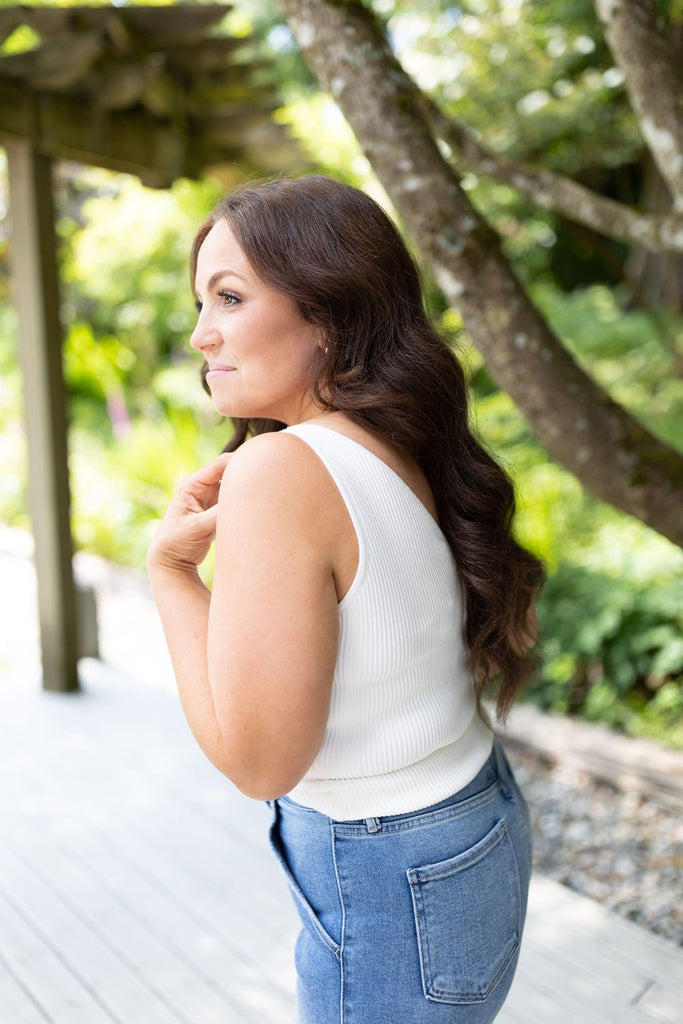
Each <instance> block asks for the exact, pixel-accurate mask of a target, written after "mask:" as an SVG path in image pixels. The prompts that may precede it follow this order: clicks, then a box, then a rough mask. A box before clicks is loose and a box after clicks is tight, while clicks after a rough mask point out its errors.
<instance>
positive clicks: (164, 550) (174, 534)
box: [147, 454, 230, 571]
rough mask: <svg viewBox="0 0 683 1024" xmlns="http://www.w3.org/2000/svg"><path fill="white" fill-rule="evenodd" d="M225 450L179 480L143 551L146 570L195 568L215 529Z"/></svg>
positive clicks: (201, 558) (225, 455)
mask: <svg viewBox="0 0 683 1024" xmlns="http://www.w3.org/2000/svg"><path fill="white" fill-rule="evenodd" d="M229 459H230V455H229V454H223V455H219V457H218V458H217V459H214V460H213V462H209V463H208V465H206V466H203V467H202V469H200V470H198V471H197V472H196V473H192V474H191V475H190V476H187V477H185V478H184V479H183V480H181V481H180V483H179V484H178V487H177V488H176V492H175V494H174V495H173V498H172V499H171V504H170V505H169V506H168V510H167V511H166V515H165V516H164V518H163V519H162V520H161V522H160V523H159V526H158V527H157V531H156V533H155V534H154V537H153V538H152V543H151V544H150V546H149V551H148V552H147V568H148V570H150V571H151V570H152V569H157V568H163V569H172V570H176V571H177V570H185V571H186V570H187V569H189V568H192V569H196V567H197V566H198V565H200V564H201V562H203V561H204V559H205V558H206V556H207V554H208V551H209V548H210V547H211V544H212V542H213V539H214V535H215V533H216V513H217V508H218V505H217V502H218V491H219V488H220V483H221V479H222V477H223V473H224V472H225V467H226V466H227V464H228V461H229Z"/></svg>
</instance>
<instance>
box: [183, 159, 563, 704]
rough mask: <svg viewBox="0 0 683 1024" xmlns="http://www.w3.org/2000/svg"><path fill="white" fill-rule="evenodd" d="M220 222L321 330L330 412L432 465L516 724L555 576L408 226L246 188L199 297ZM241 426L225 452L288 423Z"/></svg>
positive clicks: (491, 683)
mask: <svg viewBox="0 0 683 1024" xmlns="http://www.w3.org/2000/svg"><path fill="white" fill-rule="evenodd" d="M219 220H225V221H227V223H228V225H229V227H230V229H231V230H232V232H233V234H234V235H235V237H236V238H237V241H238V243H239V245H240V247H241V248H242V250H243V252H244V254H245V256H246V258H247V260H248V261H249V263H250V265H251V267H252V269H253V270H254V271H255V272H256V274H257V275H258V276H259V277H260V278H261V280H262V281H264V282H265V283H266V284H268V285H270V286H271V287H272V288H275V289H277V290H278V291H280V292H283V293H284V294H286V295H288V296H289V297H290V298H291V299H293V300H294V302H295V303H296V305H297V307H298V309H299V312H300V313H301V315H302V317H303V318H304V319H305V320H306V321H308V322H309V323H311V324H314V325H315V326H316V327H318V328H319V329H320V331H321V332H322V336H323V337H324V339H325V348H324V350H323V349H321V350H320V351H319V352H317V354H316V356H315V357H314V360H313V363H312V365H311V368H310V387H311V393H312V395H313V397H314V400H315V401H316V403H317V404H318V405H319V406H320V408H321V409H324V410H338V411H340V412H343V413H344V414H345V415H346V416H348V418H349V419H350V420H353V421H354V422H355V423H358V424H359V425H360V426H362V427H365V428H366V429H367V430H369V431H370V432H371V433H373V434H375V435H376V436H377V437H380V438H383V439H384V440H385V441H386V442H387V443H388V444H390V445H392V446H393V447H394V448H396V449H398V450H399V451H401V452H402V453H404V454H405V455H406V456H408V457H409V458H411V459H414V460H415V461H416V462H417V463H418V464H419V465H420V467H421V468H422V470H423V472H424V474H425V476H426V477H427V480H428V481H429V484H430V486H431V489H432V492H433V494H434V499H435V501H436V506H437V510H438V515H439V522H440V525H441V529H442V531H443V533H444V535H445V536H446V539H447V540H448V543H449V545H450V548H451V550H452V552H453V556H454V558H455V562H456V565H457V568H458V571H459V575H460V580H461V585H462V587H463V591H464V597H465V608H466V620H465V641H466V643H467V646H468V648H469V653H470V661H471V665H472V668H473V672H474V677H475V682H476V686H477V695H478V699H479V700H480V701H481V698H482V697H486V696H489V695H492V694H493V693H496V709H497V713H498V716H499V718H501V719H504V718H505V716H506V714H507V712H508V711H509V709H510V706H511V705H512V702H513V701H514V699H515V697H516V696H517V694H518V692H519V690H520V689H521V687H522V685H523V683H524V681H525V679H526V678H527V677H528V675H529V674H530V672H531V670H532V669H533V667H534V664H535V660H536V659H535V658H534V656H533V654H532V653H531V652H530V650H529V648H530V645H531V643H532V642H533V639H534V627H533V625H532V622H533V604H532V602H533V598H534V596H535V594H536V593H537V592H538V590H539V589H540V587H541V585H542V582H543V579H544V572H543V567H542V565H541V563H540V562H539V561H538V560H537V559H536V558H535V557H534V556H533V555H531V554H530V553H529V552H528V551H526V550H524V548H522V547H520V545H519V544H518V543H517V542H516V541H515V539H514V538H513V535H512V523H513V518H514V513H515V496H514V490H513V487H512V484H511V482H510V480H509V479H508V477H507V476H506V474H505V473H504V472H503V470H502V469H501V468H500V466H499V465H498V464H497V463H496V462H495V461H494V460H493V459H492V457H491V456H490V455H489V453H488V452H487V451H486V450H485V449H484V448H483V447H482V445H481V444H480V443H479V442H478V441H477V440H476V438H475V437H474V436H473V434H472V432H471V430H470V426H469V419H468V395H467V386H466V381H465V375H464V373H463V371H462V368H461V366H460V364H459V362H458V360H457V359H456V357H455V356H454V354H453V353H452V351H451V350H450V348H449V347H448V345H447V343H446V342H445V341H444V339H443V338H442V337H441V336H440V335H439V334H438V333H437V331H436V330H435V329H434V327H433V325H432V323H431V322H430V320H429V317H428V315H427V313H426V310H425V307H424V303H423V296H422V287H421V282H420V274H419V271H418V268H417V265H416V263H415V262H414V260H413V258H412V257H411V255H410V253H409V252H408V250H407V248H406V245H405V244H404V242H403V239H402V238H401V235H400V234H399V232H398V230H397V228H396V226H395V225H394V224H393V223H392V221H391V220H390V219H389V217H387V215H386V214H385V213H384V211H383V210H382V209H381V207H380V206H378V204H377V203H375V202H374V200H372V199H370V198H369V196H367V195H365V193H364V192H361V191H360V190H358V189H355V188H352V187H351V186H349V185H344V184H341V183H340V182H338V181H335V180H333V179H331V178H328V177H325V176H322V175H312V176H309V177H305V178H298V179H278V180H275V181H268V182H265V183H257V184H247V185H244V186H241V187H239V188H237V189H236V190H235V191H233V192H231V193H229V194H228V195H227V196H226V197H225V198H223V199H222V200H221V201H220V202H219V203H218V205H217V206H216V207H215V209H214V210H213V212H212V214H211V215H210V217H209V218H208V219H207V220H206V221H205V222H204V224H202V226H201V227H200V229H199V231H198V232H197V235H196V237H195V240H194V244H193V246H192V254H191V268H190V269H191V277H192V283H193V286H194V278H195V274H196V267H197V255H198V253H199V249H200V246H201V244H202V242H203V241H204V239H205V238H206V236H207V234H208V233H209V231H210V230H211V228H212V227H213V225H214V224H216V223H217V222H218V221H219ZM204 372H205V371H204ZM204 384H205V387H206V383H205V382H204ZM207 390H208V389H207ZM233 424H234V434H233V437H232V439H231V441H230V442H229V444H228V445H226V448H225V450H226V451H234V450H235V449H236V448H238V447H239V446H240V445H241V444H242V443H243V442H244V441H245V440H246V438H247V437H249V436H252V435H254V434H260V433H264V432H266V431H272V430H280V429H282V427H283V426H284V424H283V423H280V422H278V421H275V420H258V419H254V420H244V419H234V420H233Z"/></svg>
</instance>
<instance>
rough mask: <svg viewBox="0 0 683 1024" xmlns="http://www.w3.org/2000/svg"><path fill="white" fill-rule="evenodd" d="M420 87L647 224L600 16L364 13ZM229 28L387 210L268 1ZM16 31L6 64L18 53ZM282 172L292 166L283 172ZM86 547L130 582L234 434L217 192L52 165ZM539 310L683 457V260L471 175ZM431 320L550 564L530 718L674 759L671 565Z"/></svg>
mask: <svg viewBox="0 0 683 1024" xmlns="http://www.w3.org/2000/svg"><path fill="white" fill-rule="evenodd" d="M373 7H374V8H375V10H376V11H377V12H378V13H379V14H380V16H381V17H382V19H383V21H384V22H385V23H386V26H387V31H388V32H389V35H390V38H391V40H392V44H393V46H394V48H395V49H396V51H397V52H398V54H399V56H400V58H401V60H402V61H403V63H404V65H405V66H406V68H407V70H409V71H410V73H411V74H412V75H413V76H414V77H415V79H416V81H417V82H418V84H419V85H420V86H421V87H422V88H423V89H424V90H425V91H427V92H429V93H430V94H431V95H433V96H434V97H435V98H437V99H438V100H439V101H440V102H441V103H442V105H443V106H444V108H445V109H446V110H447V111H450V112H452V113H454V114H456V115H457V116H458V118H459V119H460V120H462V121H463V122H465V123H466V124H468V125H469V126H470V127H472V128H473V129H475V130H476V131H477V132H478V133H479V135H480V137H481V138H482V140H483V141H485V142H486V144H487V145H489V146H491V147H492V148H494V149H496V150H498V151H500V152H504V153H506V154H508V155H511V156H515V157H519V158H521V159H524V160H527V161H532V162H536V163H542V164H543V165H544V166H547V167H551V168H553V169H555V170H558V171H561V172H562V173H565V174H570V175H572V176H573V177H575V178H576V179H577V180H579V181H581V182H582V183H583V184H586V185H588V186H589V187H591V188H593V189H595V190H597V191H600V192H602V193H604V194H606V195H610V196H612V197H613V198H616V199H619V200H621V201H623V202H630V203H634V204H637V205H640V206H641V207H645V208H650V209H653V210H656V209H658V208H659V207H658V203H660V202H661V188H660V187H659V182H658V180H657V176H656V171H655V170H654V168H653V166H652V162H651V160H650V158H649V156H648V154H647V152H646V151H645V149H644V146H643V143H642V139H641V136H640V133H639V130H638V127H637V124H636V122H635V119H634V117H633V114H632V112H631V110H630V108H629V106H628V103H627V102H626V99H625V95H624V91H623V82H622V76H621V73H620V72H619V70H618V69H616V68H615V67H614V66H613V62H612V59H611V56H610V54H609V52H608V51H607V49H606V47H605V43H604V41H603V38H602V35H601V32H600V29H599V26H598V24H597V22H596V19H595V14H594V10H593V6H592V4H591V3H590V2H589V0H563V2H561V3H560V2H558V0H546V2H538V0H515V2H510V0H507V2H502V0H495V2H494V0H473V2H469V3H463V4H460V5H458V6H457V7H456V6H454V5H453V4H450V3H448V2H447V0H417V2H411V3H407V2H402V0H395V2H394V0H374V3H373ZM228 18H229V19H230V24H231V28H232V31H233V32H238V33H243V34H245V35H246V34H247V33H251V32H253V33H254V37H255V41H254V43H253V48H254V50H255V51H256V54H257V55H259V56H261V57H263V58H265V61H266V64H267V66H268V67H269V68H271V69H274V70H275V74H276V75H277V78H278V81H279V83H280V90H281V95H282V108H281V109H280V110H279V111H278V112H277V115H276V116H277V118H278V120H280V121H281V122H282V123H285V124H288V125H289V126H290V131H291V132H292V133H293V134H294V135H295V136H296V137H297V138H298V140H299V142H300V143H301V146H302V150H303V152H304V153H305V154H306V157H307V160H308V161H309V163H308V164H307V165H306V164H305V162H304V161H302V166H301V167H300V168H291V169H289V170H291V171H293V172H295V173H296V172H301V171H302V170H315V169H320V170H322V171H324V172H327V173H331V174H333V175H335V176H337V177H340V178H342V179H343V180H346V181H349V182H351V183H353V184H356V185H359V186H361V187H363V188H366V189H367V190H368V191H370V192H371V194H373V195H374V196H375V197H376V198H378V199H379V200H380V202H382V203H384V205H386V206H387V207H388V206H389V204H388V200H387V199H386V197H385V196H384V193H383V191H382V189H381V187H380V186H379V184H378V183H377V182H376V180H375V179H374V178H373V176H372V173H371V169H370V167H369V165H368V163H367V161H366V160H365V158H364V157H363V156H362V154H361V153H360V151H359V150H358V148H357V146H356V144H355V141H354V139H353V136H352V135H351V133H350V131H349V129H348V128H347V127H346V125H345V122H344V121H343V119H342V117H341V115H340V113H339V111H338V110H337V108H336V107H335V105H334V104H333V103H332V101H331V100H330V99H329V98H328V97H327V96H326V95H324V94H322V93H320V92H319V91H318V90H317V89H316V87H315V85H314V83H313V82H312V80H311V77H310V75H309V73H308V72H307V70H306V68H305V67H304V65H303V63H302V61H301V59H300V57H299V55H298V53H297V50H296V46H295V45H294V43H293V40H292V36H291V33H290V32H289V29H288V28H287V26H286V25H285V23H284V21H283V19H282V16H281V14H280V12H279V9H278V7H277V5H276V4H275V3H273V2H271V0H237V3H236V6H235V9H234V10H233V11H232V13H231V14H229V15H228ZM31 45H32V40H31V39H30V38H29V37H28V36H27V34H26V32H25V31H24V30H19V31H18V32H16V33H15V34H14V36H12V37H10V38H9V39H8V40H7V41H6V43H5V44H4V45H3V47H2V50H3V51H4V52H8V51H9V52H11V51H12V49H14V50H21V49H26V48H28V47H30V46H31ZM285 170H288V169H285ZM56 179H57V195H56V203H57V209H58V223H57V231H58V236H59V240H60V265H61V276H62V285H63V308H62V316H63V322H64V327H65V332H66V341H65V351H64V360H65V373H66V377H67V382H68V386H69V392H70V409H69V415H70V426H71V429H70V472H71V485H72V500H73V509H72V512H73V529H74V536H75V541H76V545H77V547H79V548H81V549H84V550H88V551H92V552H95V553H97V554H99V555H101V556H103V557H105V558H107V559H111V560H113V561H115V562H118V563H121V564H125V565H131V566H136V567H142V565H143V562H144V553H145V550H146V546H147V543H148V541H149V538H150V535H151V532H152V530H153V528H154V523H155V521H156V519H157V518H158V517H159V516H160V515H161V514H162V513H163V511H164V509H165V506H166V504H167V502H168V500H169V496H170V494H171V492H172V490H173V487H174V485H175V483H176V482H177V480H178V478H179V477H180V476H181V475H183V474H184V473H187V472H189V471H191V470H193V469H194V468H196V467H197V466H198V465H200V464H201V463H203V462H204V461H207V460H208V459H210V458H212V457H213V456H214V455H215V453H216V452H217V451H219V450H220V449H221V448H222V447H223V445H224V443H225V442H226V440H227V437H228V432H229V426H228V424H226V423H225V422H221V421H220V419H219V417H217V415H216V414H215V413H214V412H213V410H212V407H211V405H210V402H209V400H208V398H207V397H206V396H205V394H204V392H203V391H202V389H201V387H200V384H199V361H200V360H199V357H198V356H197V354H196V353H193V352H192V351H191V350H190V348H189V345H188V339H189V335H190V332H191V328H192V325H193V320H194V315H195V314H194V306H193V300H192V296H191V293H190V289H189V282H188V273H187V255H188V252H189V247H190V242H191V239H192V237H193V234H194V231H195V229H196V227H197V225H198V224H199V222H200V221H201V220H202V219H203V217H204V216H205V214H206V213H207V211H208V209H209V208H210V207H211V205H212V203H213V202H214V201H215V199H216V198H217V197H218V195H219V194H220V190H221V186H220V182H219V181H218V180H205V181H202V182H199V183H197V182H190V181H186V180H181V181H178V182H177V183H176V184H175V185H174V186H173V188H171V189H170V190H168V191H151V190H148V189H145V188H143V187H142V186H141V185H140V184H139V182H138V181H137V180H136V179H133V178H131V177H127V176H125V175H113V174H110V173H108V172H105V171H102V170H98V169H94V168H86V167H82V166H78V165H70V164H59V165H57V167H56ZM464 184H465V186H466V188H467V190H468V192H469V194H470V196H471V198H472V200H473V202H474V203H475V204H476V206H477V207H478V208H479V209H480V210H481V211H482V212H483V213H484V214H485V215H486V216H487V217H488V218H489V220H490V221H491V223H492V224H493V225H494V226H495V228H496V229H497V230H498V232H499V233H500V235H501V236H502V238H503V239H504V243H505V249H506V252H507V254H508V256H509V257H510V259H511V260H512V261H513V263H514V266H515V268H516V270H517V272H518V274H519V275H520V276H521V277H522V279H523V280H524V282H525V284H526V285H527V287H528V289H529V292H530V294H531V295H532V296H533V298H534V299H535V301H536V302H537V303H538V304H539V306H540V307H541V308H542V309H543V311H544V312H545V313H546V315H547V316H548V318H549V320H550V321H551V323H552V325H553V327H554V328H555V329H556V331H557V332H558V334H559V336H560V337H561V338H562V339H563V340H564V342H565V343H566V345H567V346H568V347H569V348H570V349H571V351H572V352H573V353H574V354H575V355H576V357H577V358H578V359H579V361H580V362H581V363H582V364H583V365H584V366H585V367H586V368H587V369H588V370H589V372H590V373H591V374H592V375H593V376H594V377H595V378H596V379H597V380H598V381H599V382H600V383H601V384H602V386H603V387H605V388H606V389H607V390H608V391H609V392H610V394H611V395H612V396H613V397H614V398H615V399H617V400H618V401H619V402H621V403H622V404H623V405H624V406H626V407H627V408H628V409H629V410H630V411H632V412H633V413H634V414H635V415H637V416H638V417H639V418H641V419H642V420H643V422H645V423H647V425H648V426H649V427H650V428H651V429H652V430H653V431H654V432H655V433H657V434H658V435H659V436H660V437H662V438H664V439H666V440H667V441H669V442H670V443H672V444H674V445H677V446H678V447H683V416H682V413H683V386H682V385H681V368H682V366H683V340H682V339H683V263H682V262H681V257H678V256H676V257H672V256H659V255H652V254H649V255H647V256H645V255H644V254H642V253H639V252H634V251H631V250H628V249H627V248H626V247H625V246H622V245H620V244H618V243H616V242H612V241H610V240H607V239H605V238H603V237H600V236H598V235H596V234H594V233H592V232H590V231H589V230H588V229H585V228H580V227H578V226H576V225H574V224H572V223H570V222H569V221H567V220H565V219H563V218H561V217H558V216H555V215H553V214H551V213H545V212H542V211H539V210H538V209H537V208H535V207H534V206H533V205H531V204H530V203H529V202H528V201H527V200H523V199H521V198H520V197H519V196H518V195H517V194H516V193H515V192H514V191H513V190H512V189H511V188H510V187H508V186H505V185H501V184H497V183H496V182H494V181H492V180H487V179H484V178H481V179H479V178H477V177H476V176H475V175H472V174H467V175H466V176H465V179H464ZM0 211H2V212H3V213H4V216H3V218H2V221H0V300H1V301H0V518H1V519H2V521H3V522H4V523H5V524H6V525H10V526H21V527H29V526H30V524H29V520H28V515H27V508H26V493H25V492H26V450H25V442H24V435H23V430H22V423H21V400H22V396H21V379H20V374H19V370H18V365H17V353H16V322H15V314H14V311H13V308H12V305H11V290H10V280H9V267H8V262H7V247H8V235H9V222H8V218H7V181H6V169H5V166H4V162H2V157H1V156H0ZM425 283H426V287H427V292H428V298H429V303H430V308H431V310H432V312H433V315H434V318H435V320H436V321H437V323H438V324H439V325H440V327H441V328H442V330H443V331H444V332H445V333H446V334H447V335H448V337H449V338H450V340H451V342H452V344H453V346H454V347H455V349H456V350H457V351H458V353H459V354H460V357H461V358H462V360H463V362H464V365H465V367H466V369H467V372H468V375H469V379H470V383H471V389H472V396H473V401H474V405H473V415H474V417H475V422H476V425H477V429H478V431H479V433H480V435H481V437H482V438H483V440H484V441H485V443H487V444H488V445H489V446H490V447H491V449H492V450H493V451H494V452H495V453H496V455H497V456H498V457H499V459H500V460H501V461H502V463H503V464H504V465H505V466H506V468H507V469H508V471H509V472H510V473H511V475H512V476H513V478H514V480H515V483H516V486H517V492H518V499H519V507H520V512H519V520H518V526H517V530H518V535H519V537H520V539H521V540H522V541H523V543H525V544H526V545H527V546H528V547H529V548H530V549H532V550H533V551H534V552H535V553H536V554H538V555H539V556H540V557H542V558H543V559H544V561H545V562H546V564H547V566H548V570H549V581H548V584H547V586H546V588H545V591H544V593H543V596H542V598H541V600H540V603H539V620H540V625H541V630H542V635H543V660H542V663H541V665H540V667H539V670H538V673H537V676H536V678H535V680H534V681H533V683H532V684H531V685H530V686H529V687H528V690H527V695H526V699H528V700H531V701H533V702H534V703H536V704H538V705H540V706H542V707H546V708H550V709H552V710H555V711H560V712H568V713H571V714H576V715H580V716H583V717H585V718H587V719H594V720H600V721H603V722H606V723H608V724H611V725H614V726H616V727H619V728H621V729H623V730H625V731H627V732H629V733H631V734H633V735H647V736H652V737H656V738H659V739H662V740H665V741H666V742H668V743H670V744H673V745H675V746H678V747H683V686H682V685H681V684H682V680H683V572H682V571H681V570H682V569H683V553H682V552H681V551H680V550H679V549H677V548H675V547H674V546H672V545H671V544H670V543H668V542H667V541H665V540H664V539H662V538H661V537H659V536H657V535H656V534H655V533H653V532H652V531H651V530H649V529H648V528H646V527H645V526H643V525H641V524H640V523H638V522H637V521H635V520H633V519H631V518H629V517H627V516H625V515H623V514H621V513H620V512H617V511H616V510H614V509H613V508H610V507H608V506H606V505H604V504H601V503H599V502H597V501H595V500H594V499H592V498H591V497H589V496H588V495H586V494H585V493H584V491H583V490H582V488H581V485H580V484H579V483H578V481H577V480H576V479H575V478H574V477H573V476H571V475H570V474H569V473H567V472H566V471H565V470H563V469H562V468H561V467H560V466H558V465H557V464H556V463H554V462H553V461H551V460H550V459H549V458H548V456H547V454H546V453H545V451H544V449H543V448H542V446H541V445H540V444H539V443H538V442H537V441H536V440H535V439H534V437H533V436H532V435H531V433H530V431H529V430H528V428H527V426H526V424H525V422H524V420H523V418H522V417H521V416H520V414H519V413H518V412H517V410H516V408H515V406H514V405H513V403H512V402H511V400H510V399H509V398H508V397H507V395H505V394H504V393H502V392H500V391H498V390H497V389H496V388H495V386H494V385H493V383H492V381H491V379H490V378H489V376H488V374H487V372H486V368H485V367H484V366H483V364H482V360H481V358H480V357H479V355H478V353H477V351H476V348H475V347H474V346H473V345H472V343H471V340H470V339H469V337H468V336H467V333H466V332H465V331H464V330H463V327H462V323H461V321H460V319H459V316H458V314H457V311H454V310H451V309H448V308H447V307H446V305H445V303H444V301H443V298H442V296H441V295H440V293H439V291H438V289H437V287H436V285H435V284H434V282H433V281H432V280H431V279H430V278H429V276H428V275H426V281H425Z"/></svg>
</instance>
